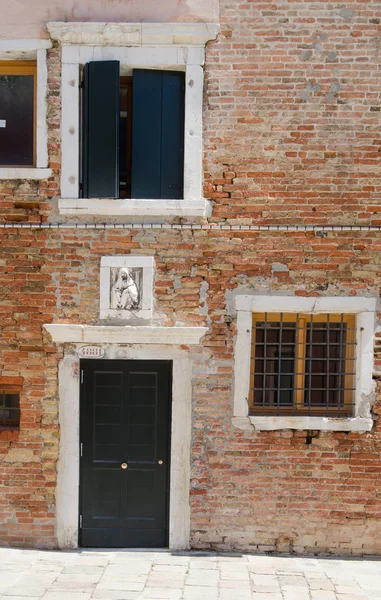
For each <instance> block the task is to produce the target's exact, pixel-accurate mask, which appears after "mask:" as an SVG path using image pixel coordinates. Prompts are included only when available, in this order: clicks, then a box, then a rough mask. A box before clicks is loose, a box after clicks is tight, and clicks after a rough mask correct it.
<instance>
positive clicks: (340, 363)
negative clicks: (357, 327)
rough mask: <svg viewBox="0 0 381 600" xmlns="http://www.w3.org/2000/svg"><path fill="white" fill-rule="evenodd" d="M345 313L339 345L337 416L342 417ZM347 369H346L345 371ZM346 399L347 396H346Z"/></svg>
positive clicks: (341, 322)
mask: <svg viewBox="0 0 381 600" xmlns="http://www.w3.org/2000/svg"><path fill="white" fill-rule="evenodd" d="M343 317H344V315H343V313H341V315H340V318H341V320H340V345H339V361H340V362H339V385H338V388H339V394H338V396H339V397H338V402H337V416H338V417H340V409H341V387H342V368H341V366H342V361H343V325H344V320H343ZM345 368H346V367H344V369H345ZM344 385H345V373H344ZM344 397H345V395H344Z"/></svg>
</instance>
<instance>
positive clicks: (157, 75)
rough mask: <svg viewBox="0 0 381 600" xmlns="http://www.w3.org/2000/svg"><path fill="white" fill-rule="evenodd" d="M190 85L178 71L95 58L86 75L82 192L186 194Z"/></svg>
mask: <svg viewBox="0 0 381 600" xmlns="http://www.w3.org/2000/svg"><path fill="white" fill-rule="evenodd" d="M184 84H185V74H184V73H183V72H178V71H161V70H145V69H134V70H133V75H132V77H120V65H119V62H118V61H98V62H89V63H87V64H86V65H85V68H84V75H83V99H82V130H83V145H82V148H83V151H82V185H81V189H82V196H83V197H84V198H136V199H144V198H150V199H181V198H183V197H184V188H183V179H184V104H185V102H184V99H185V93H184V89H185V88H184Z"/></svg>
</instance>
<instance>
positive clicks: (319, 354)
mask: <svg viewBox="0 0 381 600" xmlns="http://www.w3.org/2000/svg"><path fill="white" fill-rule="evenodd" d="M346 344H347V324H346V323H330V322H326V323H307V343H306V368H305V370H306V385H305V387H306V390H305V393H304V403H305V404H306V405H307V406H321V407H337V406H339V405H340V406H343V405H344V388H345V381H346V378H345V374H346V371H345V366H346Z"/></svg>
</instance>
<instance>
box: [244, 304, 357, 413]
mask: <svg viewBox="0 0 381 600" xmlns="http://www.w3.org/2000/svg"><path fill="white" fill-rule="evenodd" d="M355 347H356V326H355V317H354V316H353V315H345V314H341V315H337V314H335V315H332V314H326V315H307V314H305V315H303V314H295V315H294V314H287V313H278V314H273V313H262V314H254V315H253V329H252V352H251V379H250V412H251V414H255V415H266V414H269V415H271V414H273V415H274V414H279V415H313V416H332V417H340V416H350V415H351V414H352V412H353V403H354V391H355Z"/></svg>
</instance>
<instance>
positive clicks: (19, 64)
mask: <svg viewBox="0 0 381 600" xmlns="http://www.w3.org/2000/svg"><path fill="white" fill-rule="evenodd" d="M35 110H36V63H34V62H26V61H15V62H5V61H4V62H3V61H1V62H0V166H3V167H33V166H34V164H35Z"/></svg>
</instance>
